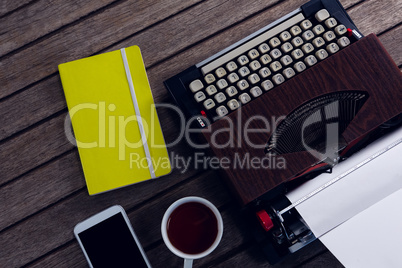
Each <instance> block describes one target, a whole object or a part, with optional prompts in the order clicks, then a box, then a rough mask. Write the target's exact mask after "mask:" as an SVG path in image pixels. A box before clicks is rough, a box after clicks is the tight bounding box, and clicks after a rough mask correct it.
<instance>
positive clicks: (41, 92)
mask: <svg viewBox="0 0 402 268" xmlns="http://www.w3.org/2000/svg"><path fill="white" fill-rule="evenodd" d="M285 3H288V2H285ZM285 3H283V4H280V5H278V6H276V7H274V8H273V9H269V10H267V11H264V12H262V13H261V14H258V15H257V16H253V17H251V18H250V19H248V20H246V21H244V22H242V23H241V24H238V25H235V26H233V27H230V28H229V29H227V30H225V31H224V32H222V33H219V34H218V35H214V36H213V37H211V38H209V39H207V40H205V41H203V42H201V43H199V44H197V45H195V46H193V47H190V48H189V49H187V50H185V51H184V52H181V53H180V54H178V55H177V56H176V57H173V58H171V59H169V60H167V61H163V62H162V63H161V64H158V65H156V66H155V67H156V69H155V70H153V69H154V68H153V67H151V68H149V69H148V76H149V80H150V83H151V88H152V89H153V92H154V96H155V95H157V96H159V95H161V94H162V95H163V93H166V91H165V90H164V88H163V85H162V82H163V81H164V80H166V79H167V78H169V77H171V76H173V75H174V74H175V73H178V72H180V71H181V70H184V69H185V68H187V67H188V66H189V63H187V61H183V60H182V59H187V60H188V61H190V62H194V63H195V62H200V61H202V60H203V59H205V58H207V57H209V56H210V55H211V52H210V51H211V48H215V47H218V48H217V51H218V49H219V48H224V47H227V46H229V45H230V44H231V43H232V42H233V40H239V39H241V38H243V37H244V36H245V35H246V34H247V33H251V32H252V31H255V30H257V29H259V28H261V27H263V26H264V25H266V24H267V23H268V22H269V21H267V19H266V18H272V19H275V18H273V16H272V14H277V13H279V12H280V10H285V11H288V10H289V11H290V10H292V9H294V7H293V6H286V4H285ZM349 4H352V3H349ZM287 5H288V4H287ZM356 8H357V7H356ZM373 15H375V14H373ZM270 20H271V19H270ZM400 29H401V28H400V27H397V28H396V29H393V30H391V31H389V32H387V33H386V34H385V35H384V37H383V36H380V40H381V41H382V42H383V44H384V45H385V46H386V48H387V50H388V51H389V52H390V54H391V56H392V57H393V59H394V60H395V62H396V63H397V65H398V66H399V65H401V64H402V58H401V55H402V52H401V50H402V48H401V46H400V45H399V44H400V43H402V34H400ZM385 30H386V29H385V28H384V29H381V32H383V31H385ZM245 31H247V32H246V34H245V33H244V32H245ZM130 44H133V41H131V40H129V41H125V42H124V45H123V44H122V45H123V46H129V45H130ZM117 48H118V47H117V46H116V49H117ZM217 51H215V52H217ZM151 57H152V55H151ZM64 108H66V105H65V98H64V94H63V91H62V88H61V84H60V81H59V77H58V76H56V75H53V76H52V77H50V78H48V79H46V80H44V81H42V82H41V83H39V84H36V85H34V86H32V87H30V88H28V89H27V90H25V91H23V92H21V93H20V94H17V95H15V96H12V97H11V98H9V99H6V100H5V101H4V102H3V103H2V104H1V105H0V114H3V115H4V116H2V117H0V125H2V126H3V127H2V128H1V129H0V140H1V139H3V138H6V137H8V136H10V135H12V134H15V133H16V132H18V131H21V130H22V129H24V128H26V127H28V126H30V125H32V124H35V123H37V122H38V121H40V120H42V119H44V118H46V117H48V116H50V115H52V114H53V113H55V112H58V111H60V110H62V109H64Z"/></svg>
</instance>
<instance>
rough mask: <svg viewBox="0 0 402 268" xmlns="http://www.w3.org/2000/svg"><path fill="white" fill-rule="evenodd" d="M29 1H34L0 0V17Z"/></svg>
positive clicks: (29, 0) (31, 0)
mask: <svg viewBox="0 0 402 268" xmlns="http://www.w3.org/2000/svg"><path fill="white" fill-rule="evenodd" d="M30 2H34V0H19V1H14V0H3V1H1V2H0V17H2V16H4V15H6V14H7V13H11V12H13V11H14V10H16V9H18V8H21V7H23V6H24V5H27V4H28V3H30Z"/></svg>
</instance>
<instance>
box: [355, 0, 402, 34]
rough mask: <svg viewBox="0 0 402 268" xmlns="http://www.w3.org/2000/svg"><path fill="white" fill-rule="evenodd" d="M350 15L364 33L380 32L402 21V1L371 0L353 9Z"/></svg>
mask: <svg viewBox="0 0 402 268" xmlns="http://www.w3.org/2000/svg"><path fill="white" fill-rule="evenodd" d="M348 13H349V16H350V17H351V18H352V20H353V21H354V22H355V24H356V25H357V27H358V28H359V30H360V31H361V32H362V33H363V34H364V35H369V34H370V33H375V34H379V33H381V32H383V31H385V30H387V29H389V28H391V27H393V26H395V25H397V24H398V23H400V22H401V18H402V1H400V0H389V1H387V3H386V5H385V4H384V3H383V2H381V1H376V0H369V1H365V2H363V3H362V4H360V5H358V6H357V7H356V8H353V9H351V10H350V11H349V12H348Z"/></svg>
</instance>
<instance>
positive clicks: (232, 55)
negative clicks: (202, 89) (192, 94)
mask: <svg viewBox="0 0 402 268" xmlns="http://www.w3.org/2000/svg"><path fill="white" fill-rule="evenodd" d="M302 20H304V15H303V14H302V13H299V14H297V15H296V16H294V17H292V18H290V19H288V20H286V21H284V22H282V23H281V24H279V25H277V26H275V27H274V28H271V29H269V30H268V31H266V32H264V33H262V34H261V35H258V36H257V37H255V38H254V39H251V40H250V41H248V42H246V43H244V44H243V45H241V46H239V47H237V48H235V49H234V50H232V51H230V52H228V53H226V54H224V55H223V56H222V57H220V58H218V59H216V60H214V61H212V62H211V63H208V64H207V65H205V66H204V67H202V68H201V72H202V73H203V74H204V75H206V74H207V73H209V72H211V71H213V70H215V69H216V68H218V67H219V66H221V65H222V64H225V63H227V62H228V61H230V60H232V59H233V58H235V57H237V56H239V55H241V54H242V53H244V52H246V51H249V50H250V49H252V48H253V47H255V46H257V45H258V44H261V43H262V42H264V41H266V40H268V39H269V38H271V37H273V36H275V35H277V34H278V33H280V32H282V31H284V30H286V29H288V28H289V27H291V26H293V25H295V24H296V23H299V22H301V21H302Z"/></svg>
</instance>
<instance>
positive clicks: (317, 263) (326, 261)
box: [299, 251, 345, 268]
mask: <svg viewBox="0 0 402 268" xmlns="http://www.w3.org/2000/svg"><path fill="white" fill-rule="evenodd" d="M299 267H300V268H321V267H331V268H343V267H345V266H343V265H342V263H340V262H339V261H338V260H337V258H335V256H334V255H333V254H332V253H331V252H330V251H327V252H325V253H323V254H321V255H319V256H317V257H316V258H314V259H312V260H310V261H308V262H306V263H304V264H303V265H301V266H299Z"/></svg>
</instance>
